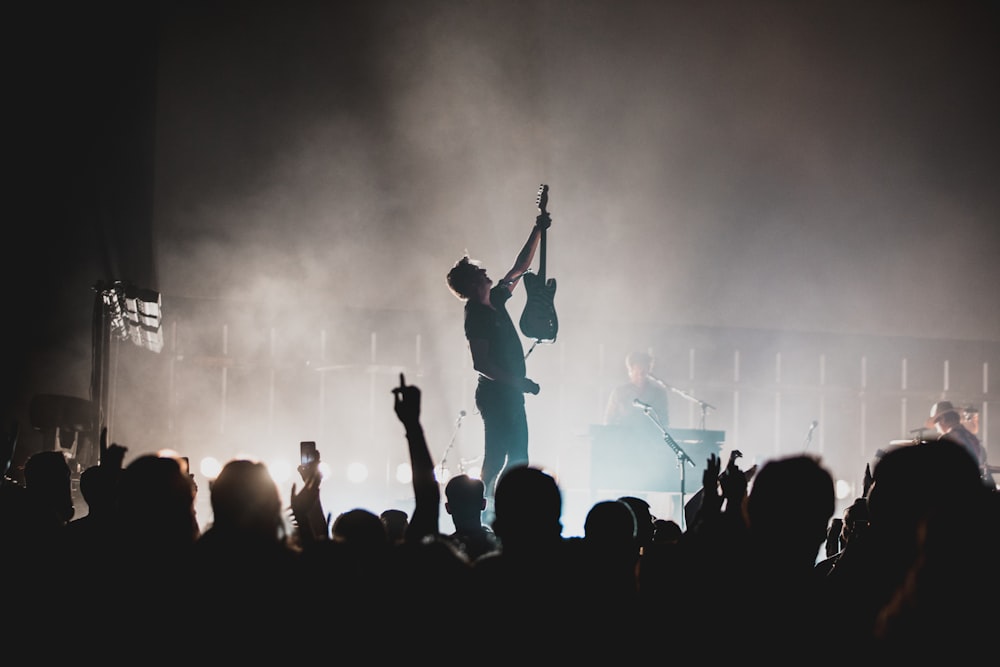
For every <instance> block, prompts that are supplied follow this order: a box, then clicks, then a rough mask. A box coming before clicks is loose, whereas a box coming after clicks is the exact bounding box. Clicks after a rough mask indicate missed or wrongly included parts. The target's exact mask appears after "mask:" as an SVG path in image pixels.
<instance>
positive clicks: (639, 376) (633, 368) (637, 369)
mask: <svg viewBox="0 0 1000 667" xmlns="http://www.w3.org/2000/svg"><path fill="white" fill-rule="evenodd" d="M648 373H649V369H647V368H646V366H645V365H644V364H629V366H628V379H629V381H630V382H632V383H633V384H641V383H643V382H645V381H646V375H647V374H648Z"/></svg>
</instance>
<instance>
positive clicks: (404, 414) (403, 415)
mask: <svg viewBox="0 0 1000 667" xmlns="http://www.w3.org/2000/svg"><path fill="white" fill-rule="evenodd" d="M392 394H393V396H394V397H395V401H394V403H393V409H394V410H395V411H396V416H397V417H399V421H401V422H403V425H404V426H411V425H416V424H419V423H420V388H419V387H415V386H413V385H407V384H406V378H405V377H404V376H403V374H402V373H400V374H399V386H398V387H393V388H392Z"/></svg>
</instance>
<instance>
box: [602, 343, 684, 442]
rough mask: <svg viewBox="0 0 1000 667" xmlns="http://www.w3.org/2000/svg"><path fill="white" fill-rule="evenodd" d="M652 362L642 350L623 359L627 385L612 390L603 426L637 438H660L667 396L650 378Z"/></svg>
mask: <svg viewBox="0 0 1000 667" xmlns="http://www.w3.org/2000/svg"><path fill="white" fill-rule="evenodd" d="M654 361H655V360H654V358H653V355H652V354H650V353H649V352H644V351H642V350H633V351H632V352H629V353H628V354H627V355H625V372H626V373H627V374H628V382H625V383H623V384H620V385H618V386H616V387H615V388H614V389H612V391H611V394H610V395H609V396H608V403H607V406H606V407H605V410H604V423H605V425H608V426H621V427H626V428H629V429H630V430H635V431H636V433H637V435H640V436H642V435H644V434H647V433H648V434H649V435H650V436H652V437H653V438H656V439H661V438H662V437H663V435H662V431H661V430H660V427H662V428H667V427H668V426H670V402H669V392H668V390H667V387H666V386H665V385H664V384H663V383H662V382H659V381H658V380H657V379H656V378H655V377H654V376H653V374H652V373H653V364H654ZM657 425H659V426H657Z"/></svg>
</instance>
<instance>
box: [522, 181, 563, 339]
mask: <svg viewBox="0 0 1000 667" xmlns="http://www.w3.org/2000/svg"><path fill="white" fill-rule="evenodd" d="M548 201H549V186H547V185H545V184H544V183H543V184H542V186H541V187H540V188H538V212H539V213H546V210H545V207H546V206H547V204H548ZM545 232H546V230H544V229H543V230H542V232H541V239H540V240H539V243H540V246H541V247H539V249H538V253H539V260H538V273H530V272H529V273H525V274H524V275H523V276H522V280H524V289H525V291H526V292H527V294H528V298H527V301H526V302H525V304H524V311H522V313H521V320H520V322H519V324H520V327H521V333H523V334H524V335H525V336H527V337H528V338H534V339H536V340H547V341H553V340H555V339H556V334H558V333H559V318H558V317H557V316H556V309H555V302H554V300H555V295H556V280H555V278H548V279H546V277H545Z"/></svg>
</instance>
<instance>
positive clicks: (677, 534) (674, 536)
mask: <svg viewBox="0 0 1000 667" xmlns="http://www.w3.org/2000/svg"><path fill="white" fill-rule="evenodd" d="M683 534H684V532H683V531H682V530H681V526H680V524H679V523H677V522H676V521H673V520H672V519H657V520H656V521H654V522H653V542H655V543H657V544H663V543H674V542H679V541H680V540H681V536H682V535H683Z"/></svg>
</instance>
